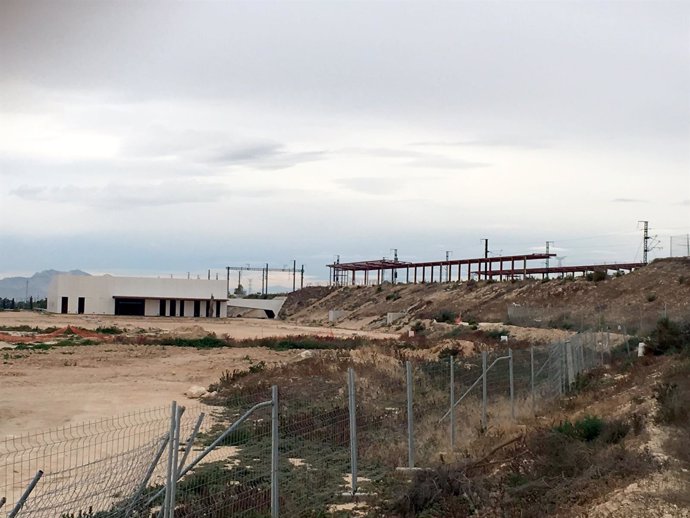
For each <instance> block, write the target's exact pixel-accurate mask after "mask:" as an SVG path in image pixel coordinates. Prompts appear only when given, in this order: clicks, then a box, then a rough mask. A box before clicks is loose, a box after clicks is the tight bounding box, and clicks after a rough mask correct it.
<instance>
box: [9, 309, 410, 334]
mask: <svg viewBox="0 0 690 518" xmlns="http://www.w3.org/2000/svg"><path fill="white" fill-rule="evenodd" d="M19 325H28V326H31V327H36V326H37V327H41V328H46V327H64V326H67V325H73V326H78V327H83V328H84V329H96V328H97V327H107V326H117V327H120V328H126V329H132V330H134V329H146V330H148V329H160V330H164V331H170V330H173V329H176V328H178V327H182V326H192V325H198V326H201V327H203V328H204V329H206V330H207V331H208V332H210V333H216V334H217V335H218V336H221V335H223V334H227V335H228V336H231V337H232V338H239V339H242V338H262V337H265V336H291V335H300V334H306V335H322V336H353V335H358V336H370V337H373V338H397V336H398V335H397V334H391V333H378V332H365V331H358V330H351V329H337V328H333V327H314V326H306V325H297V324H292V323H287V322H283V321H281V320H268V319H248V318H218V319H206V318H179V317H175V318H172V317H114V316H107V315H60V314H52V313H34V312H31V311H20V312H14V311H2V312H0V327H1V326H19Z"/></svg>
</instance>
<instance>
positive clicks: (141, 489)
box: [0, 434, 170, 516]
mask: <svg viewBox="0 0 690 518" xmlns="http://www.w3.org/2000/svg"><path fill="white" fill-rule="evenodd" d="M168 442H170V436H169V435H168V434H166V435H165V437H164V438H163V442H162V443H161V445H160V447H159V448H158V451H156V454H155V455H154V456H153V460H152V461H151V464H149V469H148V470H147V471H146V475H144V480H142V481H141V483H140V484H139V488H138V489H137V491H136V492H135V493H134V496H133V497H132V498H131V499H130V503H129V505H128V506H127V509H126V510H125V516H129V514H130V512H131V511H132V508H133V507H134V506H135V505H137V501H138V500H139V497H141V494H142V493H143V492H144V490H145V489H146V486H147V484H148V483H149V480H151V476H152V475H153V472H154V471H155V470H156V466H158V462H159V461H160V460H161V457H162V456H163V453H164V452H165V449H166V448H167V447H168ZM0 507H1V506H0Z"/></svg>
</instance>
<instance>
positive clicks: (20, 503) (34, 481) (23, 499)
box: [7, 469, 43, 518]
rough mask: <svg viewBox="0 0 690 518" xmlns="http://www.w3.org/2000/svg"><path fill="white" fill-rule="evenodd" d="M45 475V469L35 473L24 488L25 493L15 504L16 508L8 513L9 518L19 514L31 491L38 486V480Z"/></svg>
mask: <svg viewBox="0 0 690 518" xmlns="http://www.w3.org/2000/svg"><path fill="white" fill-rule="evenodd" d="M42 476H43V470H40V469H39V470H38V471H37V472H36V474H35V475H34V478H33V479H32V480H31V482H30V483H29V485H28V487H27V488H26V489H25V490H24V493H22V496H21V497H20V498H19V500H18V501H17V503H16V504H15V505H14V508H13V509H12V510H11V511H10V514H8V515H7V518H14V517H15V516H17V513H18V512H19V511H20V510H21V508H22V507H24V504H25V503H26V499H27V498H29V495H30V494H31V492H32V491H33V490H34V488H35V487H36V484H38V481H39V480H40V479H41V477H42Z"/></svg>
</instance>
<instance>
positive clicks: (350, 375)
mask: <svg viewBox="0 0 690 518" xmlns="http://www.w3.org/2000/svg"><path fill="white" fill-rule="evenodd" d="M347 388H348V396H349V398H348V406H349V409H350V468H351V469H352V495H353V496H354V495H355V494H356V493H357V400H356V386H355V371H354V369H353V368H352V367H350V368H349V369H348V370H347Z"/></svg>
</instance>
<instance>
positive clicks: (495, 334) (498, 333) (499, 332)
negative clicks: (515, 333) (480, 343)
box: [486, 329, 510, 340]
mask: <svg viewBox="0 0 690 518" xmlns="http://www.w3.org/2000/svg"><path fill="white" fill-rule="evenodd" d="M508 335H510V332H509V331H506V330H505V329H492V330H490V331H487V332H486V336H488V337H489V338H493V339H494V340H500V339H501V337H502V336H508Z"/></svg>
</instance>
